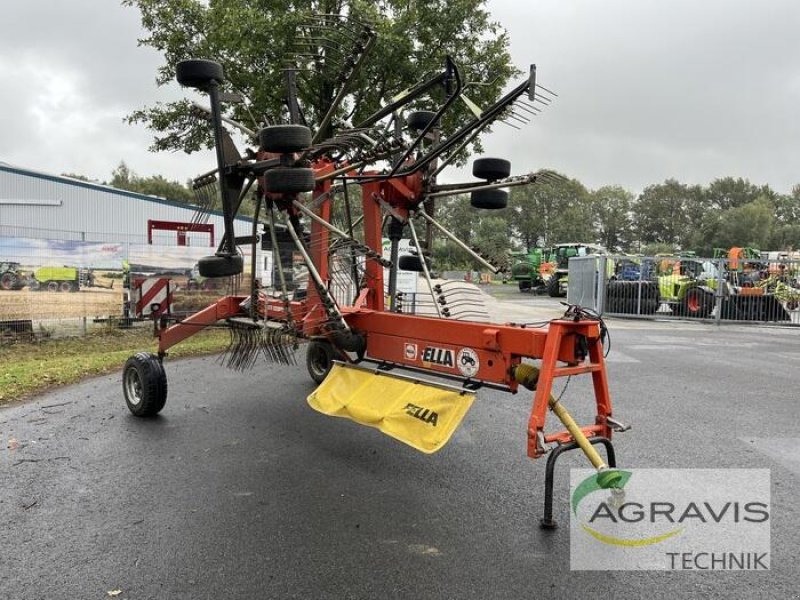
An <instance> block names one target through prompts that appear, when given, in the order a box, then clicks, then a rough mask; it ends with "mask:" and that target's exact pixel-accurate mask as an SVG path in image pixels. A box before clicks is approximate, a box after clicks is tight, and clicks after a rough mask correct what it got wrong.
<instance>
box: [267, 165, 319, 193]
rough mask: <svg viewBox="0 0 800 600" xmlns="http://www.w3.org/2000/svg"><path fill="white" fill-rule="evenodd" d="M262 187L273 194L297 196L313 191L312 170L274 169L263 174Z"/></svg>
mask: <svg viewBox="0 0 800 600" xmlns="http://www.w3.org/2000/svg"><path fill="white" fill-rule="evenodd" d="M264 185H265V187H266V190H267V191H268V192H272V193H273V194H299V193H302V192H310V191H313V189H314V170H313V169H301V168H294V169H293V168H291V167H276V168H274V169H270V170H269V171H267V172H266V173H264Z"/></svg>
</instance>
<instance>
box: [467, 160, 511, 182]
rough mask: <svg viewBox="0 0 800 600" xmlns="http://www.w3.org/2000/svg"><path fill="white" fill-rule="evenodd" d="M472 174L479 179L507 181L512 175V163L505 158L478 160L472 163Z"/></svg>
mask: <svg viewBox="0 0 800 600" xmlns="http://www.w3.org/2000/svg"><path fill="white" fill-rule="evenodd" d="M472 174H473V175H474V176H475V177H477V178H478V179H488V180H489V181H495V180H496V179H505V178H506V177H508V176H509V175H511V162H509V161H507V160H506V159H505V158H477V159H475V161H474V162H473V163H472Z"/></svg>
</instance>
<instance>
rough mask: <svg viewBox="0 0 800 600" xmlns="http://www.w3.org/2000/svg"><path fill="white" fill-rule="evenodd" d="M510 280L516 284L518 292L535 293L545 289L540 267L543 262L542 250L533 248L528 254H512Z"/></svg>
mask: <svg viewBox="0 0 800 600" xmlns="http://www.w3.org/2000/svg"><path fill="white" fill-rule="evenodd" d="M511 258H512V259H514V262H513V263H512V265H511V279H513V280H514V281H516V282H517V284H518V285H519V291H520V292H527V291H531V290H533V291H534V292H535V293H539V292H543V291H544V289H545V283H544V278H543V277H542V273H541V267H542V263H543V262H544V250H543V249H542V248H533V249H532V250H531V251H529V252H512V253H511Z"/></svg>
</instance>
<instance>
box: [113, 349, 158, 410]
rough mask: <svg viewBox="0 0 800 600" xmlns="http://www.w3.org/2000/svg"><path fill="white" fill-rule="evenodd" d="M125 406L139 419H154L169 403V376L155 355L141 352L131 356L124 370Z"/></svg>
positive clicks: (123, 391)
mask: <svg viewBox="0 0 800 600" xmlns="http://www.w3.org/2000/svg"><path fill="white" fill-rule="evenodd" d="M122 393H123V394H124V396H125V404H127V405H128V409H129V410H130V411H131V412H132V413H133V414H134V415H136V416H137V417H152V416H155V415H157V414H158V413H159V411H160V410H161V409H162V408H164V404H165V403H166V402H167V374H166V373H165V372H164V365H162V364H161V361H160V360H159V359H158V357H157V356H156V355H155V354H149V353H147V352H139V353H138V354H134V355H133V356H131V357H130V358H129V359H128V360H127V362H126V363H125V367H124V368H123V370H122Z"/></svg>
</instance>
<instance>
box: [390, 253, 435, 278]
mask: <svg viewBox="0 0 800 600" xmlns="http://www.w3.org/2000/svg"><path fill="white" fill-rule="evenodd" d="M426 264H427V266H428V269H429V270H430V268H431V265H430V261H429V262H428V263H426ZM397 268H398V269H400V270H401V271H414V272H415V273H423V272H424V271H425V269H423V268H422V259H421V258H420V257H419V255H415V254H404V255H403V256H401V257H400V258H399V259H398V260H397Z"/></svg>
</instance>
